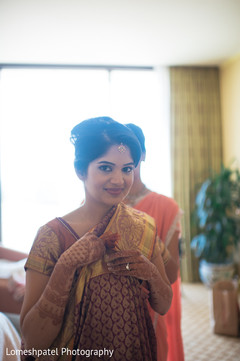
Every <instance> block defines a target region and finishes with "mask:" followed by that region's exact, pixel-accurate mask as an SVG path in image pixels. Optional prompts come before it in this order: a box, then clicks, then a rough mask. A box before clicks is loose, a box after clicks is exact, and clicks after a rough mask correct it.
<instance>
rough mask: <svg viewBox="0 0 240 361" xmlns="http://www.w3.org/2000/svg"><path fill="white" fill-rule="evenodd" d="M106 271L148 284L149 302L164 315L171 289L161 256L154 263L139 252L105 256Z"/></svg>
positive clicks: (116, 253) (121, 252) (131, 251)
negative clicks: (131, 277)
mask: <svg viewBox="0 0 240 361" xmlns="http://www.w3.org/2000/svg"><path fill="white" fill-rule="evenodd" d="M106 258H107V267H108V270H109V271H110V272H112V273H114V274H116V275H122V276H133V277H136V278H139V279H141V280H145V281H147V282H148V284H149V288H150V295H149V302H150V305H151V307H152V308H153V309H154V310H155V311H156V312H158V313H159V314H160V315H164V314H165V313H166V312H167V311H168V309H169V307H170V305H171V300H172V289H171V286H170V283H169V280H168V278H167V276H166V273H165V269H164V265H163V260H162V257H161V254H160V253H158V255H157V257H155V259H154V263H152V262H151V261H149V260H148V259H147V258H146V257H145V256H144V255H142V254H141V252H140V251H139V250H128V251H119V252H115V253H112V254H110V255H107V257H106Z"/></svg>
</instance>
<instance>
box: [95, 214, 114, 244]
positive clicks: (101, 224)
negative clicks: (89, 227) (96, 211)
mask: <svg viewBox="0 0 240 361" xmlns="http://www.w3.org/2000/svg"><path fill="white" fill-rule="evenodd" d="M115 210H116V207H112V208H111V209H110V211H109V212H108V214H107V215H106V216H105V217H104V218H103V219H102V220H101V222H99V223H98V224H97V225H96V226H95V227H94V229H93V231H92V233H93V234H95V235H96V236H97V237H100V236H101V235H102V234H103V232H104V231H105V229H106V227H107V225H108V223H109V221H110V219H111V218H112V216H113V214H114V213H115Z"/></svg>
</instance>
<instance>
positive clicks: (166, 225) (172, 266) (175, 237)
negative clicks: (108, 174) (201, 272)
mask: <svg viewBox="0 0 240 361" xmlns="http://www.w3.org/2000/svg"><path fill="white" fill-rule="evenodd" d="M127 126H128V127H129V128H130V129H131V130H132V131H133V132H134V134H135V135H136V136H137V138H138V140H139V143H140V145H141V149H142V158H141V161H144V160H145V155H146V149H145V137H144V134H143V132H142V130H141V128H139V127H137V126H136V125H134V124H127ZM141 161H140V162H139V165H138V167H137V168H135V170H134V183H133V186H132V188H131V191H130V193H129V194H128V196H127V198H126V199H125V202H126V203H127V204H128V205H130V206H132V207H134V208H135V209H137V210H141V211H143V212H146V213H148V214H149V215H150V216H152V217H153V218H154V219H155V221H156V224H157V231H158V236H159V239H160V241H162V242H161V243H160V244H161V245H162V252H163V253H165V262H164V263H165V270H166V273H167V275H168V278H169V281H170V282H171V284H172V290H173V299H172V304H171V307H170V309H169V311H168V312H167V314H166V315H165V316H160V315H158V314H156V313H155V312H154V311H152V310H150V313H151V317H152V321H153V325H154V328H155V332H156V336H157V343H158V345H157V347H158V360H167V361H183V360H184V350H183V341H182V333H181V292H180V291H181V290H180V285H181V279H180V272H179V238H180V218H181V213H182V212H181V210H180V209H179V206H178V204H177V203H176V202H175V201H174V200H173V199H171V198H169V197H166V196H164V195H161V194H158V193H155V192H152V191H150V190H149V189H147V188H146V187H145V185H144V184H143V183H142V180H141V176H140V167H141ZM164 245H165V247H166V248H167V251H166V248H165V247H164ZM166 253H167V255H166ZM163 258H164V256H163ZM149 308H150V307H149Z"/></svg>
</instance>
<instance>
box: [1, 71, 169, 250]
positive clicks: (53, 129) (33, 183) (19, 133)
mask: <svg viewBox="0 0 240 361" xmlns="http://www.w3.org/2000/svg"><path fill="white" fill-rule="evenodd" d="M161 84H163V82H160V81H159V72H155V71H150V70H105V69H73V68H71V69H58V68H56V69H37V68H15V69H7V68H4V69H2V71H1V78H0V116H1V139H0V141H1V143H0V144H1V210H2V222H1V226H2V227H1V228H2V242H3V244H4V245H5V246H7V247H10V248H15V249H18V250H22V251H26V252H28V251H29V250H30V247H31V244H32V242H33V239H34V236H35V234H36V232H37V229H38V228H39V227H40V226H41V225H42V224H44V223H45V222H47V221H49V220H50V219H52V218H54V217H56V216H61V215H63V214H65V213H67V212H69V211H71V210H72V209H74V208H77V207H79V205H80V203H81V201H82V200H83V197H84V191H83V187H82V184H81V182H80V181H79V180H78V178H77V177H76V175H75V171H74V168H73V156H74V149H73V146H72V144H71V143H70V141H69V137H70V131H71V129H72V127H73V126H74V125H75V124H77V123H78V122H80V121H81V120H83V119H87V118H90V117H93V116H99V115H109V116H112V117H113V118H114V119H116V120H118V121H120V122H122V123H129V122H131V123H135V124H137V125H139V126H141V127H142V129H143V131H144V133H145V136H146V147H147V159H146V164H145V166H144V167H143V179H144V181H145V184H146V185H147V186H148V187H149V188H151V189H153V190H155V191H157V192H160V193H163V194H166V195H171V182H170V156H169V153H170V150H169V129H168V120H167V118H168V117H167V116H165V115H164V112H163V109H164V107H165V108H167V106H168V100H167V97H163V96H162V94H165V95H167V91H165V92H164V93H161ZM163 105H164V107H163Z"/></svg>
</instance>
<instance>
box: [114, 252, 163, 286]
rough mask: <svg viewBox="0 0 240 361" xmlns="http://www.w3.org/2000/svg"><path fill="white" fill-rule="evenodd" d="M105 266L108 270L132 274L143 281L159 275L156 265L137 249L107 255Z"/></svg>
mask: <svg viewBox="0 0 240 361" xmlns="http://www.w3.org/2000/svg"><path fill="white" fill-rule="evenodd" d="M107 266H108V269H109V271H111V272H113V273H115V274H118V275H122V276H133V277H136V278H139V279H141V280H145V281H151V280H152V279H153V278H154V277H158V276H159V272H158V270H157V267H156V266H155V265H154V264H153V263H152V262H151V261H149V260H148V259H147V258H146V257H145V256H144V255H143V254H142V253H141V252H140V251H139V250H127V251H120V252H116V253H112V254H110V255H108V256H107Z"/></svg>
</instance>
